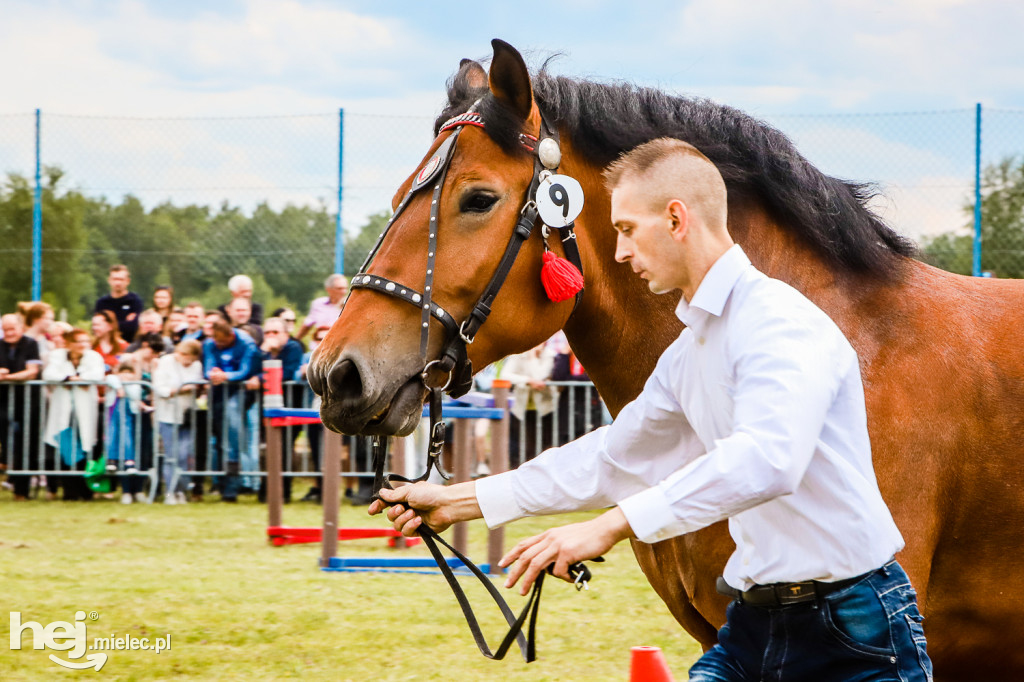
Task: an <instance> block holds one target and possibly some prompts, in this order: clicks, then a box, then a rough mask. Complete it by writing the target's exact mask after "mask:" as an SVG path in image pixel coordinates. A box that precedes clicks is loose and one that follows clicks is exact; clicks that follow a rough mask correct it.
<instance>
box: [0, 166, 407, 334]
mask: <svg viewBox="0 0 1024 682" xmlns="http://www.w3.org/2000/svg"><path fill="white" fill-rule="evenodd" d="M62 178H63V173H62V171H61V170H60V169H59V168H56V167H50V168H46V169H45V172H44V177H43V188H42V225H43V234H42V237H43V252H42V289H43V296H42V298H43V300H45V301H46V302H48V303H50V304H51V305H53V306H54V308H55V309H56V310H61V309H63V310H65V311H66V315H67V319H68V320H69V321H71V322H76V321H82V320H84V319H86V317H87V316H88V314H89V312H90V311H91V310H92V306H93V304H94V303H95V301H96V299H97V298H98V297H99V296H101V295H103V294H104V293H106V292H107V290H108V288H107V282H106V280H107V273H108V269H109V267H110V266H111V265H113V264H116V263H124V264H125V265H127V266H128V267H129V268H130V270H131V275H132V284H131V289H132V291H135V292H136V293H138V294H139V295H140V296H142V298H143V300H144V301H146V303H147V304H148V303H149V301H150V297H151V294H152V291H153V288H154V287H156V286H157V285H168V284H169V285H171V286H173V287H174V294H175V302H176V304H177V305H181V304H183V303H184V302H186V301H189V300H198V301H200V302H201V303H203V304H204V305H205V306H208V307H209V306H214V305H219V304H221V303H224V302H225V301H227V300H228V299H229V298H230V297H229V294H228V290H227V280H228V278H230V277H231V276H232V275H236V274H245V275H249V276H250V277H251V278H252V280H253V285H254V287H253V288H254V292H253V294H254V300H257V301H260V302H261V303H263V304H264V306H266V309H267V310H268V311H270V310H273V309H274V308H276V307H278V306H288V307H291V308H293V309H295V310H296V311H297V312H298V313H299V314H300V315H301V314H303V313H305V312H306V311H307V310H308V308H307V306H308V304H309V301H310V300H311V299H313V298H314V297H316V296H322V295H323V282H324V279H325V278H326V277H327V275H329V274H331V272H332V271H333V268H334V230H335V217H334V214H333V213H330V212H328V210H327V208H326V206H323V205H320V206H293V205H288V206H285V207H283V208H280V209H275V208H273V207H271V206H270V205H268V204H266V203H262V204H260V205H258V206H256V207H255V209H253V210H252V211H251V212H249V213H247V212H244V211H243V210H242V209H241V208H239V207H237V206H231V205H230V204H228V203H227V202H224V203H223V204H221V205H220V206H218V207H209V206H197V205H189V206H175V205H173V204H171V203H169V202H166V203H162V204H159V205H156V206H153V207H152V208H147V207H146V206H145V205H144V204H143V203H142V202H141V201H140V200H139V199H138V198H136V197H134V196H131V195H127V196H125V197H124V198H123V199H121V200H120V202H118V203H113V202H111V201H109V200H108V199H106V198H104V197H91V196H86V195H84V194H82V193H81V192H79V191H77V190H75V189H73V188H67V187H64V185H63V183H62ZM33 196H34V187H33V184H32V182H31V180H30V179H29V178H26V177H23V176H19V175H16V174H11V175H8V176H7V181H6V183H5V184H4V185H3V186H2V187H0V312H10V311H12V310H13V309H14V307H15V304H16V302H17V301H22V300H28V299H29V298H30V296H31V282H32V210H33ZM387 217H388V213H387V212H386V211H385V212H383V213H381V214H379V215H376V216H372V217H371V218H370V220H369V221H368V223H367V224H366V225H364V226H363V228H362V229H361V230H359V232H358V233H357V234H355V235H353V236H352V237H351V238H349V237H346V256H345V271H346V273H348V274H354V273H355V272H356V269H357V268H358V266H359V264H360V263H361V260H362V256H363V255H365V253H366V251H367V249H368V248H369V247H368V246H364V245H363V244H364V242H368V243H369V244H370V245H372V243H373V239H375V238H376V235H377V234H379V232H380V228H381V226H382V225H383V223H384V222H386V220H387ZM371 233H372V234H371Z"/></svg>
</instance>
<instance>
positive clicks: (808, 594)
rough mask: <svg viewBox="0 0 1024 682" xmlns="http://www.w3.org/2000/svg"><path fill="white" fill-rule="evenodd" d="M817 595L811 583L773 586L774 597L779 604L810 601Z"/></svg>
mask: <svg viewBox="0 0 1024 682" xmlns="http://www.w3.org/2000/svg"><path fill="white" fill-rule="evenodd" d="M817 594H818V591H817V590H816V589H815V587H814V582H813V581H804V582H799V583H786V584H782V585H776V586H775V597H776V599H777V600H778V602H779V604H799V603H802V602H805V601H810V599H813V598H814V597H816V596H817Z"/></svg>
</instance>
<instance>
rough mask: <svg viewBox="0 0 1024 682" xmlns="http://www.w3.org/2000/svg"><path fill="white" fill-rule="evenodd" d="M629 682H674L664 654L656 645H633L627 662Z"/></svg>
mask: <svg viewBox="0 0 1024 682" xmlns="http://www.w3.org/2000/svg"><path fill="white" fill-rule="evenodd" d="M629 682H675V678H674V677H672V673H671V672H670V671H669V669H668V664H667V663H665V655H664V654H662V653H661V649H659V648H658V647H656V646H635V647H633V660H632V662H631V663H630V664H629Z"/></svg>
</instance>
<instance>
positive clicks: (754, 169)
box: [434, 71, 917, 278]
mask: <svg viewBox="0 0 1024 682" xmlns="http://www.w3.org/2000/svg"><path fill="white" fill-rule="evenodd" d="M460 76H462V73H461V72H460V74H458V75H456V76H455V77H453V78H452V80H451V81H450V82H449V84H448V105H447V106H446V107H445V110H444V111H443V112H442V113H441V115H440V116H439V117H438V119H437V122H436V123H435V126H434V129H435V133H436V132H437V129H438V128H439V127H440V125H441V123H443V122H444V121H446V120H447V119H448V118H450V117H452V116H455V115H457V114H460V113H464V112H465V111H466V110H467V109H468V108H469V107H470V106H471V105H472V104H473V102H474V101H476V100H477V99H480V98H482V99H480V102H479V104H478V105H477V111H479V112H480V113H481V115H482V116H483V117H484V122H485V125H486V126H487V127H486V131H487V133H488V135H490V136H491V138H492V139H494V141H495V142H497V143H498V144H499V145H500V146H501V147H502V149H504V150H505V151H506V152H507V153H509V154H519V153H522V148H521V146H520V145H519V143H518V134H519V132H520V129H521V125H522V121H521V120H519V119H518V118H517V117H516V116H515V115H514V114H513V113H512V112H511V111H510V110H509V109H508V108H506V107H505V105H504V104H502V103H501V102H499V101H497V100H496V99H495V98H494V97H493V96H491V95H490V93H489V91H488V90H487V89H486V88H481V89H472V88H469V87H467V86H466V83H465V82H464V79H463V78H460ZM533 88H534V97H535V98H536V101H537V106H538V107H540V110H541V112H543V114H544V116H545V118H546V119H547V120H548V121H549V122H551V123H553V124H555V125H557V126H558V128H559V130H560V131H562V134H564V135H568V136H569V138H570V140H571V141H572V145H573V147H574V149H576V150H578V151H579V152H580V153H581V154H582V155H583V156H584V158H586V159H587V160H588V161H590V162H591V163H594V164H598V165H601V166H604V165H607V164H608V163H610V162H611V161H613V160H614V159H615V158H617V157H618V156H619V155H620V154H622V153H623V152H625V151H628V150H630V149H633V148H634V147H636V146H638V145H640V144H642V143H644V142H646V141H648V140H653V139H655V138H658V137H675V138H678V139H681V140H685V141H686V142H689V143H690V144H692V145H693V146H695V147H697V148H698V149H699V150H700V151H701V152H702V153H703V154H704V155H705V156H707V157H708V158H709V159H710V160H711V161H712V162H713V163H714V164H715V165H716V166H717V167H718V169H719V171H720V172H721V174H722V177H723V178H724V179H725V184H726V187H727V189H728V192H729V196H730V198H731V199H739V198H744V197H753V198H757V199H758V200H760V202H761V203H763V204H764V205H765V206H766V207H767V209H768V210H769V211H770V212H771V214H772V215H773V216H774V217H775V219H776V220H778V221H779V223H780V224H782V225H785V226H787V227H789V228H790V229H792V230H794V231H796V232H797V233H799V234H800V235H801V236H802V237H803V238H804V239H805V240H806V241H807V242H808V243H809V244H811V245H812V247H814V248H815V249H817V250H818V251H819V252H820V253H821V254H822V255H823V256H824V257H825V258H826V259H827V260H828V261H829V262H831V263H832V264H834V265H836V266H839V267H841V268H843V269H847V270H851V271H855V272H871V273H873V274H876V275H879V276H882V277H885V278H888V277H892V276H894V275H895V272H894V270H895V268H894V267H893V265H894V260H897V259H896V258H894V257H895V256H897V255H899V256H913V255H915V254H916V252H917V248H916V246H915V245H914V243H913V242H911V241H910V240H908V239H906V238H905V237H903V236H901V235H900V234H898V233H897V232H895V231H894V230H892V229H891V228H890V227H888V226H887V225H886V224H885V223H884V222H883V221H882V220H881V219H880V218H879V217H878V216H876V215H875V214H874V213H873V212H872V211H871V210H870V209H869V208H867V206H866V203H867V201H868V200H869V199H871V197H872V196H874V195H875V194H877V190H876V189H875V188H874V186H872V185H869V184H861V183H852V182H845V181H843V180H839V179H837V178H833V177H830V176H827V175H825V174H824V173H822V172H821V171H819V170H818V169H817V168H815V167H814V166H813V165H811V163H810V162H809V161H807V159H805V158H804V157H803V156H802V155H801V154H800V153H799V152H798V151H797V150H796V148H795V147H794V146H793V143H792V142H790V141H789V138H787V137H786V136H785V135H783V134H782V133H781V132H780V131H778V130H776V129H775V128H772V127H771V126H769V125H767V124H766V123H763V122H761V121H758V120H757V119H755V118H753V117H751V116H748V115H747V114H744V113H743V112H741V111H739V110H737V109H733V108H732V107H728V106H724V105H721V104H716V103H714V102H712V101H710V100H707V99H691V98H684V97H678V96H674V95H669V94H666V93H664V92H661V91H659V90H655V89H653V88H644V87H638V86H636V85H632V84H629V83H616V84H605V83H597V82H593V81H586V80H573V79H570V78H566V77H563V76H551V75H548V74H547V73H545V72H544V71H542V72H541V73H539V74H537V75H536V76H534V77H533Z"/></svg>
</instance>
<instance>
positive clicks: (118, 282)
mask: <svg viewBox="0 0 1024 682" xmlns="http://www.w3.org/2000/svg"><path fill="white" fill-rule="evenodd" d="M130 282H131V277H129V276H128V273H127V271H125V270H116V271H114V272H112V273H110V274H109V275H108V276H107V284H108V285H109V286H110V293H112V294H113V295H114V297H115V298H120V297H121V296H123V295H124V294H125V293H126V292H127V291H128V284H129V283H130Z"/></svg>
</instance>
